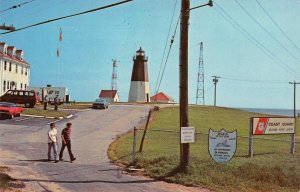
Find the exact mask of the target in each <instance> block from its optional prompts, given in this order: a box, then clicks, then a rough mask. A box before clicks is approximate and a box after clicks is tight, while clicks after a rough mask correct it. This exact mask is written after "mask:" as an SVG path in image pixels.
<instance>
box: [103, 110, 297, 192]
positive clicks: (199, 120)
mask: <svg viewBox="0 0 300 192" xmlns="http://www.w3.org/2000/svg"><path fill="white" fill-rule="evenodd" d="M258 116H266V115H262V114H257V113H249V112H244V111H241V110H236V109H230V108H219V107H217V108H216V107H209V106H204V107H201V106H193V107H189V125H190V126H193V127H195V128H196V132H197V134H196V142H195V143H194V144H190V166H189V169H188V171H187V172H186V173H182V172H181V171H179V169H178V165H179V158H180V157H179V148H180V145H179V133H178V132H176V131H179V108H178V107H171V108H164V109H161V110H160V111H157V112H155V114H154V118H153V120H152V121H151V123H150V125H149V128H148V129H149V131H148V132H147V135H146V139H145V143H144V149H143V152H141V153H137V162H136V166H137V167H142V168H144V170H145V174H146V175H149V176H151V177H153V178H157V179H160V180H165V181H168V182H175V183H180V184H184V185H187V186H191V185H201V186H205V187H207V188H209V189H212V190H214V191H295V192H296V191H297V192H298V191H299V190H300V150H299V148H300V143H297V145H296V150H297V151H296V154H295V155H291V154H290V153H289V150H290V143H289V142H284V141H271V140H260V139H259V138H262V137H263V138H267V139H270V138H272V139H278V140H287V141H288V140H290V135H272V136H270V135H269V136H256V137H255V138H256V139H255V140H254V158H252V159H251V158H249V157H248V143H249V139H248V138H247V137H248V136H249V122H250V117H258ZM299 120H300V119H299ZM299 120H298V124H297V134H296V135H298V137H297V140H298V141H300V138H299V135H300V134H299V133H300V123H299ZM209 128H212V129H213V130H214V131H219V130H221V129H222V128H225V129H226V130H227V131H233V130H235V129H236V130H237V132H238V140H237V142H238V143H237V151H236V153H235V156H234V157H233V158H232V160H231V161H230V162H228V163H226V164H217V163H215V162H214V161H213V160H212V159H211V157H210V155H209V152H208V136H207V133H208V130H209ZM155 129H160V130H173V132H157V131H154V130H155ZM151 130H152V131H151ZM142 134H143V131H138V133H137V149H139V145H140V140H141V137H142ZM243 136H244V137H243ZM132 141H133V134H132V132H131V133H128V134H125V135H123V136H122V137H120V138H119V139H117V140H116V141H115V142H114V143H112V144H111V146H110V149H109V151H108V154H109V156H110V158H111V159H112V160H113V161H115V162H118V163H122V164H125V165H130V163H131V160H132Z"/></svg>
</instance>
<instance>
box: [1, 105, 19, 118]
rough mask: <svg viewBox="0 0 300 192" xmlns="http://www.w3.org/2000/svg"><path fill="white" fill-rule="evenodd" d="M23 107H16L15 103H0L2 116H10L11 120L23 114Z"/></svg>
mask: <svg viewBox="0 0 300 192" xmlns="http://www.w3.org/2000/svg"><path fill="white" fill-rule="evenodd" d="M23 110H24V109H23V108H22V107H18V106H16V104H14V103H9V102H0V115H1V116H3V115H4V116H8V117H9V118H11V119H12V118H14V117H19V116H20V115H21V113H22V112H23Z"/></svg>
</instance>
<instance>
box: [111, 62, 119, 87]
mask: <svg viewBox="0 0 300 192" xmlns="http://www.w3.org/2000/svg"><path fill="white" fill-rule="evenodd" d="M112 61H113V71H112V76H111V90H117V78H118V75H117V62H118V61H117V60H116V59H113V60H112Z"/></svg>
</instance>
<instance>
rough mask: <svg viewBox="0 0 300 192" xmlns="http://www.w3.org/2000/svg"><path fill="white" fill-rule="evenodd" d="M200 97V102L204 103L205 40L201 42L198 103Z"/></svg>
mask: <svg viewBox="0 0 300 192" xmlns="http://www.w3.org/2000/svg"><path fill="white" fill-rule="evenodd" d="M199 98H200V104H202V105H204V104H205V103H204V63H203V42H201V43H200V55H199V66H198V79H197V93H196V105H198V100H199Z"/></svg>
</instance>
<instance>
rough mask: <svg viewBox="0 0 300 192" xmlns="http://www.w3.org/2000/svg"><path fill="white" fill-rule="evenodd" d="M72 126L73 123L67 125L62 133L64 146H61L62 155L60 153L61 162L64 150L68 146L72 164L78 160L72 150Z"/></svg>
mask: <svg viewBox="0 0 300 192" xmlns="http://www.w3.org/2000/svg"><path fill="white" fill-rule="evenodd" d="M71 126H72V123H70V122H69V123H67V127H66V128H64V129H63V130H62V132H61V139H62V146H61V149H60V153H59V160H61V161H62V160H63V153H64V149H65V147H66V146H67V148H68V152H69V155H70V160H71V163H72V162H73V161H75V160H76V158H75V157H74V155H73V153H72V149H71Z"/></svg>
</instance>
